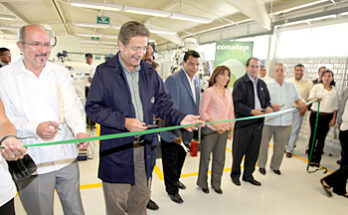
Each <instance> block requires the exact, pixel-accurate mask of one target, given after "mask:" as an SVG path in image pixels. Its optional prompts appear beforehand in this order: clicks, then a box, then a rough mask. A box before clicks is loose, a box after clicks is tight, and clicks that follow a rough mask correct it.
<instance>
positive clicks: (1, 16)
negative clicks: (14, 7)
mask: <svg viewBox="0 0 348 215" xmlns="http://www.w3.org/2000/svg"><path fill="white" fill-rule="evenodd" d="M0 19H5V20H16V19H17V17H16V16H13V15H7V14H0Z"/></svg>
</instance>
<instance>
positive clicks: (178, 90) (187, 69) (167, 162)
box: [161, 50, 200, 203]
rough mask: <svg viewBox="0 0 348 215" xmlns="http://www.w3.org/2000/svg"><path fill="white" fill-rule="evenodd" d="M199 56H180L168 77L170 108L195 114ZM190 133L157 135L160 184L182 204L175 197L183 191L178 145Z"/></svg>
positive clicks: (181, 153)
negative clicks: (159, 153) (176, 66)
mask: <svg viewBox="0 0 348 215" xmlns="http://www.w3.org/2000/svg"><path fill="white" fill-rule="evenodd" d="M199 58H200V56H199V54H198V53H197V52H196V51H193V50H189V51H187V52H186V53H185V55H184V60H183V67H182V68H181V69H180V70H179V71H177V72H175V73H173V74H172V75H170V76H169V77H168V78H167V80H166V82H165V86H166V89H167V90H168V92H169V94H170V96H171V98H172V100H173V102H174V105H175V106H176V107H177V108H178V109H179V110H180V111H181V112H183V113H185V114H195V115H199V99H200V92H199V86H200V85H199V79H198V77H197V76H195V74H196V73H197V71H198V68H199V64H200V59H199ZM192 138H193V133H192V132H188V131H185V130H175V131H172V132H161V150H162V162H163V173H164V183H165V186H166V191H167V193H168V194H169V197H170V198H171V200H173V201H174V202H177V203H183V202H184V201H183V199H182V198H181V196H180V195H179V188H180V189H185V188H186V187H185V185H184V184H183V183H181V182H180V181H179V179H180V175H181V170H182V167H183V165H184V161H185V157H186V152H185V150H184V148H183V147H184V146H183V145H182V144H181V143H182V142H183V143H185V144H189V143H190V142H191V140H192Z"/></svg>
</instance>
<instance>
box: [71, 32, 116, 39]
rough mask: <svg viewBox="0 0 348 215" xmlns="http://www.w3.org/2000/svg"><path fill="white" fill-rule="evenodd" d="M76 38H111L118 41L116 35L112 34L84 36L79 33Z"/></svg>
mask: <svg viewBox="0 0 348 215" xmlns="http://www.w3.org/2000/svg"><path fill="white" fill-rule="evenodd" d="M75 35H76V36H80V37H104V38H111V39H117V36H116V35H112V34H83V33H77V34H75Z"/></svg>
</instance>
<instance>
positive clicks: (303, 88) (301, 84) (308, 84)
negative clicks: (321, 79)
mask: <svg viewBox="0 0 348 215" xmlns="http://www.w3.org/2000/svg"><path fill="white" fill-rule="evenodd" d="M288 81H289V82H292V83H295V85H296V88H297V90H298V92H299V93H300V96H301V98H303V99H304V100H305V101H308V96H309V93H310V92H311V89H312V87H313V82H312V81H311V80H309V79H307V78H302V79H301V80H299V81H297V80H296V79H295V78H294V77H293V78H290V79H289V80H288Z"/></svg>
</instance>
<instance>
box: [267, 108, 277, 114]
mask: <svg viewBox="0 0 348 215" xmlns="http://www.w3.org/2000/svg"><path fill="white" fill-rule="evenodd" d="M279 109H280V107H279ZM265 112H266V113H272V112H273V109H272V108H271V107H266V109H265Z"/></svg>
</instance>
